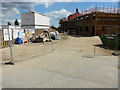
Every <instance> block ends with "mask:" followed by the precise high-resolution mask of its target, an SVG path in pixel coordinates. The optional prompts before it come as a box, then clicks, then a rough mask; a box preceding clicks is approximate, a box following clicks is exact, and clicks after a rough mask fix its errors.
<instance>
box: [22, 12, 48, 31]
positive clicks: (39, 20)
mask: <svg viewBox="0 0 120 90" xmlns="http://www.w3.org/2000/svg"><path fill="white" fill-rule="evenodd" d="M21 24H22V28H24V29H48V28H49V26H50V18H49V17H47V16H45V15H42V14H40V13H36V12H31V13H22V14H21Z"/></svg>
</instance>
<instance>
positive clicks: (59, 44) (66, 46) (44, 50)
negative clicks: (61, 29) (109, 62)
mask: <svg viewBox="0 0 120 90" xmlns="http://www.w3.org/2000/svg"><path fill="white" fill-rule="evenodd" d="M101 44H102V43H101V41H100V39H99V37H97V36H96V37H74V36H68V35H66V34H62V35H61V39H60V40H55V41H54V42H53V46H54V50H59V51H61V50H62V51H63V50H70V49H71V50H72V51H77V52H76V54H78V55H81V56H94V55H95V56H111V55H112V53H113V52H114V51H112V50H109V49H104V48H102V47H100V46H101ZM95 45H97V46H95ZM53 46H52V43H51V42H46V43H31V42H29V43H25V44H23V45H14V47H12V49H13V58H14V61H21V60H25V59H29V58H32V57H36V56H42V55H44V54H48V53H52V52H53ZM9 60H10V48H9V47H7V48H4V49H2V61H3V62H4V61H9Z"/></svg>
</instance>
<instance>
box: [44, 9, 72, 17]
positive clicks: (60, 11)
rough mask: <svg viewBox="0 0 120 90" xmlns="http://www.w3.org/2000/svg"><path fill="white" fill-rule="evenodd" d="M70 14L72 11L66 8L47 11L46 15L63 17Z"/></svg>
mask: <svg viewBox="0 0 120 90" xmlns="http://www.w3.org/2000/svg"><path fill="white" fill-rule="evenodd" d="M69 14H71V12H69V11H67V10H65V9H61V10H59V11H53V12H47V13H45V15H47V16H49V17H51V18H63V17H66V16H68V15H69Z"/></svg>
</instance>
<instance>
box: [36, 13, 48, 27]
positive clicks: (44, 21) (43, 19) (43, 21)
mask: <svg viewBox="0 0 120 90" xmlns="http://www.w3.org/2000/svg"><path fill="white" fill-rule="evenodd" d="M35 25H48V26H49V25H50V18H49V17H47V16H43V15H40V14H39V13H35Z"/></svg>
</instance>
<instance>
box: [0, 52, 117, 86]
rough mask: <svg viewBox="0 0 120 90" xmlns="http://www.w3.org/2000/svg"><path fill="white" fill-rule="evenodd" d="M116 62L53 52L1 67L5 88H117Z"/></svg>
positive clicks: (98, 57) (111, 59)
mask: <svg viewBox="0 0 120 90" xmlns="http://www.w3.org/2000/svg"><path fill="white" fill-rule="evenodd" d="M117 62H118V58H117V57H114V56H96V57H93V58H85V57H82V56H80V55H76V54H75V52H73V51H71V52H70V51H69V52H62V53H61V52H56V51H55V52H54V53H50V54H47V55H44V56H40V57H35V58H31V59H30V60H26V61H21V62H16V63H15V65H13V66H11V65H7V66H5V65H3V74H2V75H3V83H2V85H3V87H4V88H117V87H118V69H117Z"/></svg>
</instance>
